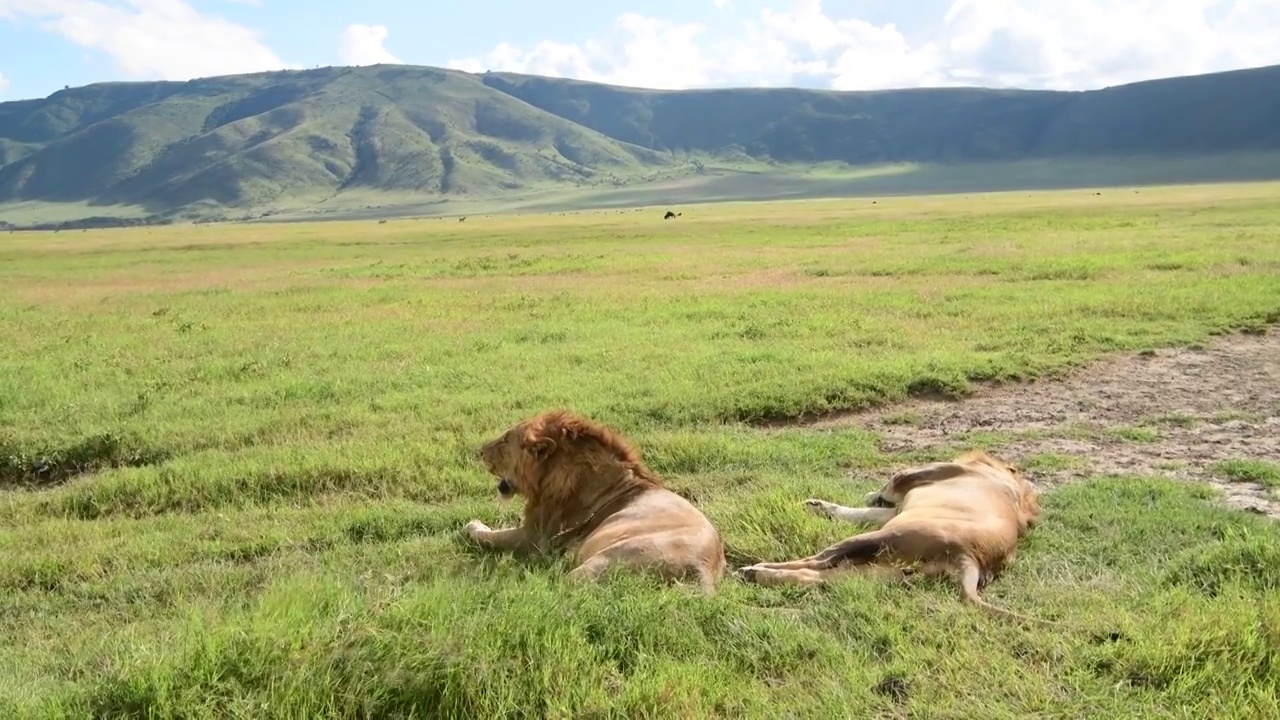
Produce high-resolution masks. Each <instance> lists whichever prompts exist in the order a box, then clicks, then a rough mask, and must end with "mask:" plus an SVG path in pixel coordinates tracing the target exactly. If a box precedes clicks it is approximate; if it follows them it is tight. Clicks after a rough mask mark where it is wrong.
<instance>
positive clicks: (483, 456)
mask: <svg viewBox="0 0 1280 720" xmlns="http://www.w3.org/2000/svg"><path fill="white" fill-rule="evenodd" d="M479 456H480V461H481V462H482V463H483V464H484V466H485V469H486V470H488V471H489V472H490V473H492V474H493V475H494V476H496V477H497V478H498V488H497V489H498V495H499V497H500V498H501V499H503V500H509V499H511V498H513V497H515V496H516V495H521V496H523V497H524V499H525V503H526V504H525V508H524V520H523V522H522V523H521V524H520V526H519V527H514V528H506V529H501V530H492V529H490V528H489V527H487V526H486V525H485V524H484V523H482V522H480V521H479V520H472V521H471V522H470V523H468V524H467V526H466V528H465V529H464V530H463V532H464V533H465V534H466V535H467V536H468V537H470V538H472V539H473V540H475V541H476V542H478V543H480V544H481V545H483V546H486V547H491V548H495V549H500V550H516V549H519V548H526V547H540V548H549V547H554V548H556V549H561V548H563V549H572V550H573V551H574V552H575V553H576V556H577V562H579V563H580V564H579V565H578V567H577V568H575V569H574V570H573V571H572V572H571V573H570V577H572V578H574V579H583V580H591V579H594V578H596V577H597V576H599V575H600V573H602V572H603V571H604V570H605V569H606V568H607V567H609V566H610V565H612V564H614V563H625V564H629V565H642V566H650V567H653V568H655V569H657V570H658V571H659V572H660V573H661V574H662V576H663V577H665V578H666V579H667V580H683V579H693V580H696V581H697V583H698V584H699V585H700V586H701V588H702V589H703V590H704V591H706V592H713V591H714V590H715V586H716V583H718V582H719V581H720V579H721V578H722V577H723V575H724V568H725V556H724V544H723V542H722V541H721V539H720V533H719V532H718V531H717V530H716V528H715V527H714V526H712V525H711V523H710V522H709V521H708V520H707V518H706V517H705V516H704V515H703V514H702V512H701V511H700V510H698V509H697V508H696V507H694V506H693V505H692V504H691V503H689V501H687V500H685V499H684V498H682V497H680V496H679V495H677V494H675V493H674V492H671V491H670V490H668V489H666V488H664V487H663V486H662V483H661V481H660V480H659V479H658V478H657V476H655V475H654V474H653V472H652V471H651V470H649V468H648V467H646V466H645V464H644V462H643V461H641V459H640V455H639V454H638V453H637V452H636V451H635V449H634V448H632V447H631V445H630V444H628V443H627V441H626V440H624V439H622V438H621V437H619V436H618V435H617V434H615V433H614V432H612V431H611V430H609V429H608V428H606V427H604V426H602V425H600V424H597V423H595V422H592V421H590V420H587V419H585V418H583V417H580V416H578V415H575V414H574V413H572V412H569V411H566V410H553V411H548V412H544V413H541V414H539V415H536V416H534V417H532V418H529V419H527V420H525V421H523V422H521V423H519V424H517V425H515V426H513V427H511V428H510V429H508V430H507V431H506V432H505V433H503V434H502V435H501V436H500V437H497V438H495V439H493V440H490V441H488V442H486V443H485V444H484V445H483V446H482V447H481V448H480V453H479Z"/></svg>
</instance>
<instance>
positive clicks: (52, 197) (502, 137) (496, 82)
mask: <svg viewBox="0 0 1280 720" xmlns="http://www.w3.org/2000/svg"><path fill="white" fill-rule="evenodd" d="M1278 90H1280V67H1267V68H1259V69H1253V70H1243V71H1235V72H1229V73H1218V74H1214V75H1205V76H1196V77H1184V78H1174V79H1168V80H1159V81H1151V82H1144V83H1137V84H1132V85H1126V86H1121V87H1115V88H1108V89H1105V90H1098V91H1090V92H1050V91H1025V90H989V89H979V88H948V89H916V90H890V91H878V92H830V91H819V90H800V89H723V90H691V91H654V90H643V89H635V88H623V87H615V86H607V85H601V84H595V83H587V82H580V81H573V80H564V79H558V78H546V77H534V76H523V75H512V74H505V73H486V74H483V75H473V74H469V73H463V72H459V71H452V70H441V69H436V68H427V67H413V66H387V65H383V66H374V67H361V68H323V69H316V70H307V71H284V72H274V73H259V74H252V75H241V76H228V77H217V78H205V79H199V80H192V81H190V82H142V83H101V84H95V85H89V86H86V87H80V88H72V89H66V90H63V91H60V92H57V93H54V94H53V95H51V96H49V97H48V98H45V99H42V100H23V101H18V102H8V103H0V218H3V217H4V216H5V215H9V216H12V215H14V214H15V213H20V211H21V210H22V209H23V208H30V207H34V206H40V205H47V204H50V203H54V204H57V205H58V206H59V207H63V208H70V209H71V210H68V212H71V213H72V214H75V213H79V214H80V215H93V214H103V215H119V214H122V213H133V214H135V215H153V216H157V217H167V218H173V217H187V218H197V217H233V216H244V215H250V214H263V213H287V212H290V211H292V212H317V211H321V210H325V209H332V210H334V211H335V212H347V213H348V214H349V213H350V212H352V211H356V210H361V209H365V210H369V211H374V212H377V211H379V210H380V206H381V208H385V207H386V206H395V205H399V206H413V207H416V208H418V209H420V210H421V209H424V208H427V207H428V206H432V205H435V211H436V212H441V211H442V210H441V207H459V208H461V207H466V206H467V204H468V203H470V204H472V205H475V204H476V203H484V202H489V203H490V204H494V203H496V204H499V205H501V204H503V203H506V204H507V205H518V204H519V203H520V202H528V203H532V204H535V205H536V204H539V203H541V204H543V205H548V206H556V205H561V206H575V205H578V206H584V205H593V204H597V205H598V204H614V203H618V204H626V203H628V202H632V203H636V202H644V201H646V200H655V199H657V200H658V201H668V200H670V199H675V198H678V197H685V196H689V195H694V196H699V197H705V198H707V199H714V198H731V197H754V196H771V195H786V194H792V195H795V194H805V193H807V192H808V193H817V194H822V193H824V192H825V193H827V194H831V193H837V194H838V193H844V192H856V191H859V190H862V191H868V192H875V191H877V190H878V191H881V192H886V191H887V192H895V191H902V190H904V189H905V190H910V189H912V188H911V183H916V184H917V185H919V184H920V183H921V178H922V177H923V178H924V179H923V184H924V186H929V187H931V188H932V189H935V190H936V189H941V190H947V189H966V190H970V189H971V190H979V189H999V188H1001V187H1004V186H1008V187H1032V186H1043V185H1046V184H1048V185H1053V184H1067V185H1071V184H1086V185H1087V184H1105V183H1106V182H1107V180H1108V176H1109V175H1110V172H1111V170H1114V169H1116V167H1117V163H1115V162H1114V160H1115V159H1118V158H1128V159H1129V160H1128V161H1126V163H1125V165H1124V168H1126V169H1127V170H1128V172H1129V175H1127V176H1123V177H1120V178H1118V179H1117V181H1118V182H1144V181H1145V182H1152V181H1166V182H1167V181H1176V180H1180V179H1199V180H1204V179H1222V180H1231V179H1253V178H1254V177H1258V176H1264V177H1266V176H1272V174H1273V173H1277V172H1280V171H1277V170H1275V169H1274V168H1276V163H1274V162H1271V160H1270V158H1269V155H1268V154H1269V153H1274V152H1276V151H1278V150H1280V92H1277V91H1278ZM1135 157H1137V158H1140V161H1139V162H1137V163H1136V164H1135V162H1134V161H1133V160H1132V159H1133V158H1135ZM1043 161H1050V163H1049V165H1047V166H1046V165H1043V164H1042V165H1039V166H1036V167H1037V168H1038V169H1036V170H1035V171H1033V172H1030V173H1028V172H1027V171H1026V170H1025V167H1024V168H1023V169H1022V170H1019V171H1017V172H1014V173H1013V174H1012V175H1010V174H1009V173H1008V169H1009V167H1012V166H1014V165H1016V164H1018V163H1023V164H1025V163H1028V162H1041V163H1043ZM1188 162H1190V164H1188ZM1064 163H1065V164H1064ZM1072 163H1074V165H1072ZM1082 163H1083V165H1082ZM1153 163H1154V164H1153ZM957 166H958V167H961V168H965V169H964V171H963V172H962V173H961V175H960V176H955V172H954V168H956V167H957ZM996 166H999V168H1003V169H1002V170H1001V169H999V168H997V167H996ZM815 167H820V168H821V169H820V170H819V171H816V174H815V170H814V168H815ZM1068 167H1075V168H1076V170H1074V171H1071V172H1065V171H1064V168H1068ZM949 168H950V169H951V172H952V176H950V177H951V179H950V180H948V179H947V177H948V176H947V172H948V169H949ZM975 168H977V169H975ZM983 168H985V169H983ZM1135 168H1138V169H1137V170H1136V171H1135ZM1178 168H1181V170H1179V169H1178ZM922 169H926V170H927V169H932V171H933V175H928V174H927V173H926V174H925V175H921V174H920V173H921V171H922ZM1002 172H1003V173H1004V174H1003V175H1001V173H1002ZM913 173H914V174H913ZM1206 173H1207V176H1206ZM1180 174H1181V175H1186V176H1188V177H1186V178H1183V177H1179V175H1180ZM904 176H909V182H906V183H905V184H904V181H903V177H904ZM1148 176H1149V177H1148ZM1190 176H1195V177H1190ZM743 178H746V179H745V180H744V179H743ZM876 178H879V180H876ZM823 183H825V185H823ZM895 183H896V184H895ZM930 183H932V185H930ZM948 183H950V185H948ZM951 185H954V186H955V187H951ZM824 187H825V190H823V188H824ZM696 188H700V194H699V191H698V190H696ZM926 189H927V188H926ZM557 193H558V194H557ZM566 193H568V194H566ZM440 203H452V205H447V206H441V205H440Z"/></svg>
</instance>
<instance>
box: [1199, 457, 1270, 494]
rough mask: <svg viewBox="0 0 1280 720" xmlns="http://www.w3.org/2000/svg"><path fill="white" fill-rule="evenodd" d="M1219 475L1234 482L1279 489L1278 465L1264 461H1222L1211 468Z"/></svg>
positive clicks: (1238, 459) (1241, 459) (1243, 459)
mask: <svg viewBox="0 0 1280 720" xmlns="http://www.w3.org/2000/svg"><path fill="white" fill-rule="evenodd" d="M1213 469H1214V470H1215V471H1216V472H1217V473H1218V474H1219V475H1222V476H1224V477H1226V478H1227V479H1228V480H1234V481H1236V482H1252V483H1258V484H1259V485H1265V486H1267V487H1269V488H1275V489H1280V465H1277V464H1276V463H1273V462H1267V461H1266V460H1254V459H1249V458H1235V459H1232V460H1223V461H1222V462H1220V463H1218V464H1216V465H1215V466H1214V468H1213Z"/></svg>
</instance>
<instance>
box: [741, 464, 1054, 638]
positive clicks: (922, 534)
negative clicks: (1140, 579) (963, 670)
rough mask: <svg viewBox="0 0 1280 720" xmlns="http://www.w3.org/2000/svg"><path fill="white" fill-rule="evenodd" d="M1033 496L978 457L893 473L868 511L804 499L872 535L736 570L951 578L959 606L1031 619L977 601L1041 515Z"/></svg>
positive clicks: (757, 575)
mask: <svg viewBox="0 0 1280 720" xmlns="http://www.w3.org/2000/svg"><path fill="white" fill-rule="evenodd" d="M1038 495H1039V493H1038V492H1037V490H1036V488H1035V486H1034V485H1032V484H1031V482H1030V481H1029V480H1027V478H1026V477H1024V476H1023V475H1022V473H1021V472H1020V471H1019V470H1018V469H1017V468H1015V467H1013V466H1012V465H1008V464H1006V463H1005V462H1003V461H1001V460H999V459H997V458H995V457H992V456H991V455H988V454H987V453H985V452H983V451H981V450H977V451H973V452H969V453H965V454H963V455H960V456H959V457H956V458H955V459H954V460H952V461H951V462H935V463H930V464H927V465H923V466H919V467H913V468H908V469H906V470H902V471H899V472H897V473H895V474H894V475H893V476H892V477H891V478H890V479H889V481H888V482H886V483H885V484H884V485H883V486H882V487H881V488H880V489H879V490H876V491H875V492H872V493H870V494H868V495H867V497H866V502H867V505H868V506H869V507H864V508H851V507H845V506H843V505H836V504H835V503H829V502H826V501H824V500H814V499H809V500H806V501H805V507H806V508H807V509H808V510H809V511H810V512H813V513H815V514H818V515H823V516H826V517H830V518H833V519H836V520H844V521H846V522H852V523H867V524H871V525H874V526H876V528H875V529H873V530H869V531H867V532H864V533H862V534H860V535H855V536H853V537H850V538H847V539H845V540H841V541H840V542H837V543H835V544H833V545H831V546H829V547H827V548H826V549H824V550H822V551H821V552H819V553H817V554H816V555H811V556H809V557H807V558H803V559H800V560H794V561H791V562H778V563H757V564H755V565H751V566H749V567H745V568H742V570H741V571H740V572H741V574H742V576H743V577H744V578H746V579H749V580H753V581H755V582H760V583H769V584H774V583H798V584H806V585H818V584H823V583H825V582H826V581H827V580H828V579H829V578H831V577H833V576H836V575H840V574H843V573H846V572H850V571H854V570H858V569H864V568H868V567H869V566H875V567H879V568H887V569H890V570H892V571H893V572H894V573H895V574H896V575H897V576H898V577H900V578H906V577H907V576H908V575H913V574H916V575H925V576H936V575H950V576H951V578H952V579H953V580H954V581H955V583H956V584H957V585H958V586H959V588H960V590H961V591H962V592H963V593H964V597H965V599H966V600H968V601H970V602H972V603H975V604H977V605H980V606H982V607H983V608H986V609H987V610H990V611H991V612H993V613H996V614H998V615H1004V616H1008V617H1015V618H1018V619H1021V620H1031V621H1034V622H1041V623H1046V624H1054V623H1050V622H1049V621H1045V620H1036V619H1034V618H1028V617H1026V616H1024V615H1019V614H1017V613H1014V612H1010V611H1008V610H1004V609H1002V608H998V607H996V606H994V605H991V604H990V603H988V602H987V601H985V600H983V599H982V598H981V597H980V596H979V595H978V589H979V588H982V587H985V586H986V585H987V584H988V583H989V582H991V581H992V580H993V579H994V578H995V577H996V575H998V574H999V573H1000V571H1001V570H1002V569H1003V568H1004V567H1005V566H1007V565H1008V564H1009V563H1012V562H1013V559H1014V555H1015V554H1016V552H1017V545H1018V541H1019V540H1020V539H1021V538H1022V537H1023V536H1024V535H1025V534H1026V533H1027V532H1028V531H1029V530H1030V529H1031V527H1032V526H1034V524H1035V522H1036V520H1037V519H1038V518H1039V516H1040V504H1039V499H1038Z"/></svg>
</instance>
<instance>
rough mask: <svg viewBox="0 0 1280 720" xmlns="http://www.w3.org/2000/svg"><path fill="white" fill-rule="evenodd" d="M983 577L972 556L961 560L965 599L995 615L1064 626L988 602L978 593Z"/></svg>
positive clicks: (962, 587)
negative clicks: (979, 583)
mask: <svg viewBox="0 0 1280 720" xmlns="http://www.w3.org/2000/svg"><path fill="white" fill-rule="evenodd" d="M981 577H982V570H981V569H980V568H979V567H978V563H977V562H975V561H974V560H973V559H972V558H965V559H964V560H962V561H961V565H960V591H961V592H963V593H964V599H965V600H968V601H969V602H971V603H973V604H974V605H978V606H979V607H981V608H983V609H984V610H986V611H988V612H990V613H992V614H993V615H999V616H1001V617H1007V618H1013V619H1015V620H1022V621H1023V622H1029V623H1038V624H1041V625H1048V626H1050V627H1062V625H1061V623H1056V622H1053V621H1052V620H1042V619H1040V618H1033V617H1027V616H1026V615H1022V614H1019V613H1016V612H1013V611H1012V610H1005V609H1004V608H1002V607H997V606H995V605H992V604H991V603H989V602H987V601H986V600H983V599H982V596H980V595H979V594H978V581H979V580H980V579H981Z"/></svg>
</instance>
